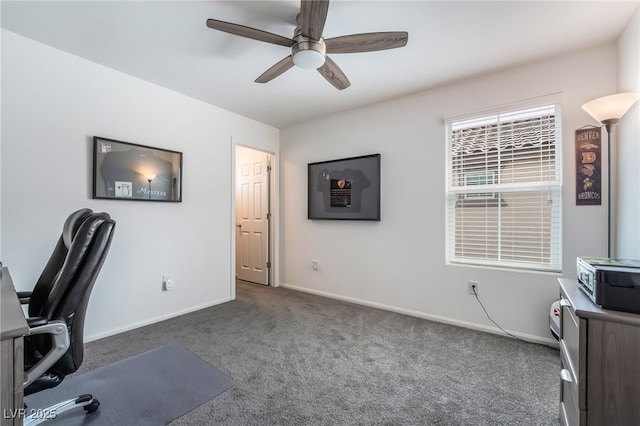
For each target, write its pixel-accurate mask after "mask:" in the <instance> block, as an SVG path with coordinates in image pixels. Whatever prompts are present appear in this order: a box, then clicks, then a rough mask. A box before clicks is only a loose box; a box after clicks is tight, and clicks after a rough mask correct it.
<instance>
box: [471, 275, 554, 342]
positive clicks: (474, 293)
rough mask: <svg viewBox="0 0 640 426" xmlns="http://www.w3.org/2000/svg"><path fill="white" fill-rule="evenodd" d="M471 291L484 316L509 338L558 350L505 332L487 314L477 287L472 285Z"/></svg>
mask: <svg viewBox="0 0 640 426" xmlns="http://www.w3.org/2000/svg"><path fill="white" fill-rule="evenodd" d="M471 289H472V290H473V295H474V296H475V297H476V300H477V301H478V303H479V304H480V306H481V307H482V310H483V311H484V314H485V315H486V316H487V318H489V321H491V322H492V323H493V324H494V325H495V326H496V327H498V328H499V329H500V330H501V331H502V332H503V333H504V334H506V335H507V336H509V337H512V338H514V339H516V340H519V341H521V342H524V343H527V344H529V345H540V346H546V347H548V348H553V349H557V348H554V347H553V346H550V345H545V344H544V343H537V342H529V341H527V340H524V339H522V338H520V337H518V336H515V335H513V334H511V333H509V332H508V331H507V330H505V329H504V328H502V327H500V325H499V324H498V323H497V322H495V321H494V320H493V318H491V316H490V315H489V312H487V310H486V308H485V307H484V305H483V304H482V301H481V300H480V298H479V297H478V292H477V291H476V286H475V285H472V286H471Z"/></svg>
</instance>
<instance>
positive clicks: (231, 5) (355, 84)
mask: <svg viewBox="0 0 640 426" xmlns="http://www.w3.org/2000/svg"><path fill="white" fill-rule="evenodd" d="M639 3H640V2H639V1H625V2H612V1H600V2H593V1H576V2H560V1H528V2H513V1H495V2H486V1H467V2H459V1H440V2H436V1H406V2H405V1H346V0H333V1H332V2H331V4H330V6H329V13H328V18H327V23H326V26H325V29H324V36H325V38H330V37H336V36H340V35H347V34H354V33H366V32H376V31H407V32H408V33H409V42H408V44H407V46H406V47H404V48H401V49H395V50H387V51H380V52H369V53H356V54H336V55H332V59H333V60H334V61H335V62H336V63H337V64H338V65H339V66H340V67H341V68H342V70H343V71H344V72H345V74H346V75H347V76H348V77H349V79H350V80H351V87H349V88H348V89H346V90H343V91H338V90H336V89H335V88H334V87H333V86H331V85H330V84H329V83H328V82H327V81H325V80H324V79H323V78H322V76H320V74H319V73H317V72H316V71H315V70H302V69H298V68H295V67H294V68H292V69H291V70H289V71H287V72H286V73H285V74H283V75H281V76H279V77H277V78H276V79H274V80H273V81H271V82H269V83H266V84H258V83H254V80H255V79H256V78H257V77H258V76H259V75H260V74H262V72H264V71H265V70H266V69H267V68H269V67H270V66H272V65H273V64H275V63H276V62H278V61H279V60H280V59H282V58H284V57H285V56H287V55H289V54H290V51H289V49H288V48H286V47H282V46H276V45H271V44H267V43H264V42H260V41H256V40H251V39H246V38H242V37H238V36H234V35H230V34H226V33H222V32H219V31H215V30H212V29H210V28H207V26H206V24H205V23H206V20H207V18H215V19H219V20H223V21H228V22H233V23H237V24H242V25H246V26H250V27H254V28H258V29H261V30H264V31H268V32H272V33H276V34H279V35H282V36H285V37H292V36H293V31H294V28H295V18H296V15H297V13H298V10H299V7H300V2H299V1H295V0H294V1H277V2H276V1H200V2H192V1H173V2H169V1H138V2H129V1H71V2H62V1H43V2H36V1H17V2H11V1H2V10H1V17H2V27H3V28H5V29H7V30H9V31H12V32H15V33H17V34H20V35H23V36H25V37H28V38H31V39H34V40H37V41H40V42H42V43H45V44H48V45H50V46H53V47H56V48H58V49H61V50H64V51H67V52H70V53H73V54H75V55H78V56H81V57H83V58H86V59H89V60H91V61H94V62H97V63H100V64H103V65H106V66H108V67H110V68H113V69H116V70H119V71H122V72H124V73H127V74H130V75H133V76H136V77H139V78H141V79H144V80H147V81H150V82H153V83H155V84H158V85H160V86H164V87H167V88H170V89H173V90H175V91H177V92H181V93H184V94H186V95H188V96H191V97H194V98H197V99H200V100H202V101H204V102H207V103H210V104H213V105H216V106H219V107H222V108H224V109H226V110H230V111H234V112H236V113H238V114H241V115H244V116H246V117H250V118H253V119H255V120H258V121H261V122H263V123H267V124H270V125H273V126H275V127H279V128H282V127H286V126H288V125H292V124H295V123H299V122H303V121H306V120H309V119H312V118H315V117H319V116H324V115H329V114H333V113H337V112H340V111H344V110H347V109H352V108H356V107H359V106H362V105H365V104H370V103H374V102H378V101H382V100H385V99H389V98H393V97H397V96H401V95H405V94H408V93H414V92H418V91H421V90H425V89H429V88H432V87H435V86H439V85H442V84H445V83H448V82H451V81H455V80H459V79H463V78H467V77H470V76H473V75H478V74H481V73H487V72H491V71H495V70H498V69H502V68H505V67H509V66H513V65H517V64H523V63H526V62H529V61H535V60H539V59H542V58H546V57H551V56H556V55H561V54H563V53H565V52H569V51H574V50H577V49H582V48H586V47H590V46H595V45H599V44H603V43H606V42H611V41H614V40H615V39H616V38H617V37H618V36H619V34H620V32H621V31H622V29H623V28H624V26H625V25H626V23H627V22H628V20H629V18H630V17H631V16H632V15H633V13H634V11H635V10H636V9H637V7H638V4H639ZM594 60H598V59H597V58H594ZM43 66H45V67H46V64H43Z"/></svg>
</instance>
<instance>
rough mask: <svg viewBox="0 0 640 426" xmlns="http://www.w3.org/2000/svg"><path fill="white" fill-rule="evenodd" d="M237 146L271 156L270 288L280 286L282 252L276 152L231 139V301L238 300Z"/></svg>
mask: <svg viewBox="0 0 640 426" xmlns="http://www.w3.org/2000/svg"><path fill="white" fill-rule="evenodd" d="M237 146H242V147H244V148H249V149H253V150H255V151H261V152H266V153H267V154H269V155H270V156H271V173H270V181H269V185H270V191H269V203H270V206H271V221H270V229H269V251H270V254H271V269H270V270H269V272H268V273H269V283H270V284H269V286H271V287H279V286H280V273H279V272H280V271H279V269H278V265H279V252H280V249H279V248H280V239H279V233H280V214H279V211H278V206H279V205H280V192H279V187H278V182H279V177H278V176H279V170H278V157H277V155H276V153H275V152H273V151H270V150H268V149H264V148H262V147H259V146H256V144H252V143H250V142H247V141H244V140H240V139H238V138H233V137H232V138H231V194H230V197H231V216H230V221H229V229H230V233H231V247H230V249H231V265H230V278H231V279H230V287H231V300H235V298H236V174H237V170H236V153H237V149H236V148H237Z"/></svg>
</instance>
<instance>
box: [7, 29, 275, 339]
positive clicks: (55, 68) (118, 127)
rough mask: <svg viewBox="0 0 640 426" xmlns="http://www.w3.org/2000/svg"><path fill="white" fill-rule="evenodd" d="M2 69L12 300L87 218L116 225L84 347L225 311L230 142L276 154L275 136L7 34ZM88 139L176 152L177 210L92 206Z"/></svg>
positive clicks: (106, 203)
mask: <svg viewBox="0 0 640 426" xmlns="http://www.w3.org/2000/svg"><path fill="white" fill-rule="evenodd" d="M2 67H3V68H2V87H3V93H2V139H3V143H2V180H1V183H2V197H1V200H2V215H1V219H2V241H1V242H2V255H3V257H2V262H3V263H4V264H5V265H6V266H8V267H9V269H10V271H11V274H12V276H13V279H14V283H15V285H16V287H17V289H18V290H28V289H30V288H31V287H32V286H33V284H34V283H35V281H36V280H37V278H38V276H39V274H40V272H41V271H42V267H43V266H44V264H45V262H46V260H47V259H48V258H49V255H50V253H51V250H52V248H53V245H54V244H55V242H56V240H57V238H58V236H59V235H60V231H61V227H62V223H63V221H64V220H65V218H66V217H67V215H68V214H69V213H70V212H71V211H74V210H76V209H78V208H82V207H89V208H92V209H94V210H97V211H106V212H108V213H110V214H111V216H112V217H113V218H114V219H115V220H116V221H117V225H116V231H115V236H114V241H113V244H112V247H111V251H110V253H109V256H108V258H107V261H106V263H105V265H104V267H103V270H102V273H101V275H100V276H99V278H98V281H97V282H96V285H95V288H94V291H93V294H92V298H91V302H90V306H89V310H88V314H87V322H86V330H85V335H86V336H87V337H88V338H89V339H93V338H97V337H100V336H105V335H108V334H112V333H114V332H117V331H121V330H124V329H128V328H132V327H135V326H138V325H142V324H145V323H148V322H152V321H155V320H157V319H160V318H166V317H170V316H173V315H176V314H179V313H181V312H188V311H191V310H194V309H197V308H199V307H204V306H208V305H212V304H216V303H220V302H224V301H227V300H230V299H231V298H232V297H233V289H232V282H233V275H232V273H231V271H232V269H233V265H232V255H231V245H232V235H233V231H234V229H233V227H232V223H233V217H232V216H231V212H232V199H233V195H232V176H231V175H232V157H233V153H232V146H233V142H232V140H234V139H240V140H242V141H245V142H246V143H247V144H251V145H254V146H256V147H260V148H262V149H266V150H269V151H271V152H276V153H277V152H278V144H279V131H278V130H277V129H275V128H273V127H269V126H266V125H264V124H261V123H258V122H255V121H252V120H249V119H246V118H243V117H241V116H238V115H236V114H233V113H230V112H227V111H225V110H222V109H220V108H216V107H213V106H211V105H208V104H205V103H203V102H200V101H198V100H195V99H192V98H188V97H186V96H183V95H180V94H178V93H176V92H173V91H170V90H167V89H164V88H162V87H159V86H155V85H153V84H150V83H147V82H144V81H142V80H139V79H137V78H134V77H131V76H128V75H125V74H122V73H119V72H116V71H114V70H112V69H109V68H106V67H103V66H101V65H97V64H95V63H92V62H89V61H86V60H84V59H81V58H78V57H75V56H72V55H70V54H67V53H64V52H61V51H59V50H56V49H53V48H50V47H48V46H45V45H43V44H40V43H36V42H33V41H31V40H28V39H26V38H23V37H21V36H18V35H16V34H14V33H11V32H8V31H4V30H3V32H2ZM94 135H99V136H103V137H107V138H112V139H118V140H124V141H129V142H134V143H139V144H144V145H153V146H158V147H163V148H168V149H173V150H178V151H183V152H184V164H183V185H184V186H183V202H182V203H153V202H135V201H113V200H93V199H91V145H90V144H91V138H92V137H93V136H94ZM163 274H171V275H172V277H173V281H174V289H173V290H172V291H170V292H162V291H161V282H162V276H163Z"/></svg>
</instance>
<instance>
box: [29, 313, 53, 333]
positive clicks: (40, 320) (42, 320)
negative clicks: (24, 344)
mask: <svg viewBox="0 0 640 426" xmlns="http://www.w3.org/2000/svg"><path fill="white" fill-rule="evenodd" d="M48 322H49V320H48V319H47V318H46V317H30V318H27V325H28V326H29V329H33V328H35V327H40V326H41V325H45V324H47V323H48ZM29 334H40V333H29Z"/></svg>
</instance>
